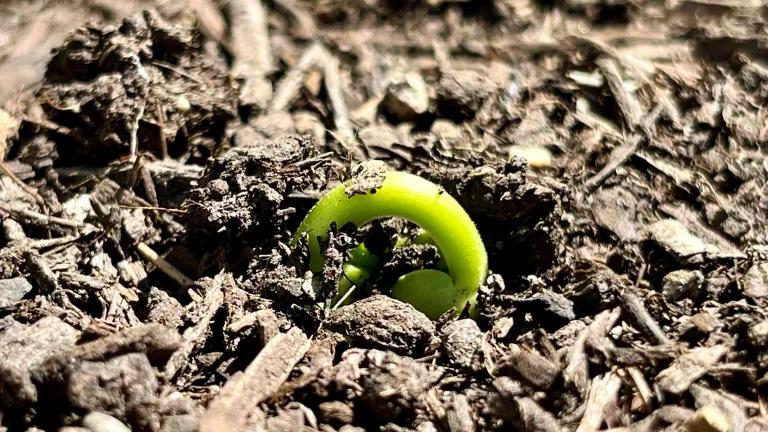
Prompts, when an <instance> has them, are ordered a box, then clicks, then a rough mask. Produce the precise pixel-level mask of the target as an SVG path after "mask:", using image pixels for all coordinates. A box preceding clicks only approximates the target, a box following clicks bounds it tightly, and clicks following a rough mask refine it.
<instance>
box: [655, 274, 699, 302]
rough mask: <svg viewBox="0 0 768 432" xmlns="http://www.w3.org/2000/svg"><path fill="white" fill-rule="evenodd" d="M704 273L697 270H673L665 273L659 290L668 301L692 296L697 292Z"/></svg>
mask: <svg viewBox="0 0 768 432" xmlns="http://www.w3.org/2000/svg"><path fill="white" fill-rule="evenodd" d="M702 282H704V275H703V274H702V273H701V272H700V271H699V270H694V271H690V270H675V271H673V272H670V273H667V274H666V275H665V276H664V279H663V280H662V282H661V285H662V288H661V292H662V293H663V294H664V297H666V298H667V300H668V301H677V300H681V299H683V298H694V297H696V296H697V295H698V294H699V289H700V287H701V283H702Z"/></svg>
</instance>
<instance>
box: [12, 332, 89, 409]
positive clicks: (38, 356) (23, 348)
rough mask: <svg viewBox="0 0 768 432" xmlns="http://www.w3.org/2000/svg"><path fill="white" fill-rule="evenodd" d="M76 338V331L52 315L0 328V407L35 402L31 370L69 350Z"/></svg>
mask: <svg viewBox="0 0 768 432" xmlns="http://www.w3.org/2000/svg"><path fill="white" fill-rule="evenodd" d="M79 337H80V332H79V331H77V330H76V329H75V328H73V327H72V326H70V325H69V324H67V323H65V322H63V321H61V320H60V319H59V318H56V317H45V318H42V319H41V320H39V321H37V322H35V323H34V324H32V325H21V324H13V325H11V326H10V327H8V328H6V329H4V331H3V332H2V333H0V406H3V407H6V408H15V407H21V406H25V405H28V404H32V403H34V402H36V401H37V388H36V387H35V384H34V383H33V380H32V377H31V374H32V372H33V371H34V370H35V369H36V368H38V367H39V366H40V365H42V364H43V363H45V362H46V361H47V360H48V359H50V358H52V357H55V356H58V355H61V353H63V352H66V351H67V350H69V349H71V348H72V347H73V346H74V345H75V342H77V339H78V338H79Z"/></svg>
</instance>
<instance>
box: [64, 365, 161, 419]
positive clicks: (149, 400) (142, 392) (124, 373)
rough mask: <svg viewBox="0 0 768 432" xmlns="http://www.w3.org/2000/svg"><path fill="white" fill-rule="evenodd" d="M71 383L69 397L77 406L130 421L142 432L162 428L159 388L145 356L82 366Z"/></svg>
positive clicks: (68, 386) (76, 368)
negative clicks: (158, 412)
mask: <svg viewBox="0 0 768 432" xmlns="http://www.w3.org/2000/svg"><path fill="white" fill-rule="evenodd" d="M67 381H68V382H67V397H68V398H69V401H70V402H71V403H72V405H73V406H75V407H77V408H79V409H82V410H86V411H100V412H103V413H106V414H109V415H112V416H114V417H116V418H118V419H121V420H127V421H128V423H130V424H131V425H133V426H134V427H135V428H137V429H139V430H157V429H158V428H159V423H160V418H159V416H158V414H157V404H158V398H157V391H158V387H159V384H158V381H157V378H156V377H155V373H154V370H153V369H152V365H151V364H150V363H149V360H148V359H147V356H146V355H145V354H142V353H130V354H125V355H122V356H119V357H114V358H112V359H109V360H107V361H104V362H89V361H84V362H81V363H79V364H78V365H76V366H75V368H74V370H73V372H72V373H71V374H70V375H69V378H68V380H67Z"/></svg>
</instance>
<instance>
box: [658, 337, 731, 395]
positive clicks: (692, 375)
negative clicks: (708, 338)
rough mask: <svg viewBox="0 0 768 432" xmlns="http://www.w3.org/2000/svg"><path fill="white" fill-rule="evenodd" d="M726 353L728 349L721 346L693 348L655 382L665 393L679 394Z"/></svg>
mask: <svg viewBox="0 0 768 432" xmlns="http://www.w3.org/2000/svg"><path fill="white" fill-rule="evenodd" d="M726 352H728V348H727V347H725V346H723V345H715V346H712V347H700V348H694V349H692V350H690V351H688V352H687V353H685V354H683V355H682V356H681V357H679V358H677V359H676V360H675V361H673V362H672V364H671V365H670V366H669V367H668V368H666V369H664V370H663V371H661V372H659V374H658V375H657V376H656V382H657V383H658V385H659V387H661V388H662V389H663V390H665V391H668V392H670V393H674V394H681V393H683V392H684V391H686V390H688V388H689V387H690V386H691V384H693V383H694V382H696V380H698V379H699V378H701V377H702V376H704V374H705V373H707V371H708V370H709V369H710V368H711V367H712V366H714V365H715V364H717V362H718V361H720V358H722V357H723V356H724V355H725V353H726Z"/></svg>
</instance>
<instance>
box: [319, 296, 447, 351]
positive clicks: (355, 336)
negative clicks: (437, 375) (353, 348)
mask: <svg viewBox="0 0 768 432" xmlns="http://www.w3.org/2000/svg"><path fill="white" fill-rule="evenodd" d="M326 327H327V328H328V329H329V330H333V331H336V332H338V333H341V334H342V335H344V336H346V337H348V338H350V339H351V340H352V342H353V343H355V344H356V345H362V346H370V347H376V348H380V349H389V350H392V351H394V352H397V353H401V354H414V353H416V352H419V351H424V349H425V348H426V344H427V343H428V342H429V341H430V338H431V336H432V335H433V334H434V332H435V327H434V324H433V323H432V321H430V319H429V318H427V317H426V316H425V315H424V314H423V313H421V312H419V311H417V310H416V309H415V308H414V307H413V306H411V305H409V304H407V303H403V302H401V301H398V300H395V299H393V298H391V297H387V296H382V295H375V296H372V297H369V298H367V299H363V300H359V301H357V302H354V303H352V304H351V305H349V306H343V307H341V308H339V309H337V310H336V311H334V312H331V314H330V315H329V316H328V319H327V321H326Z"/></svg>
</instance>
